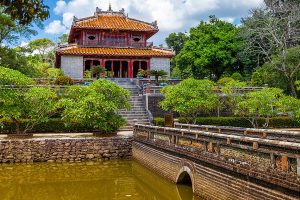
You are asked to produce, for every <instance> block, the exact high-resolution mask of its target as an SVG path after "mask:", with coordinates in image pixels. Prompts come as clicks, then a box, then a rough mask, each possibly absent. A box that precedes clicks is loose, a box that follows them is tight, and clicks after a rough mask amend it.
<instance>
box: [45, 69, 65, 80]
mask: <svg viewBox="0 0 300 200" xmlns="http://www.w3.org/2000/svg"><path fill="white" fill-rule="evenodd" d="M63 75H64V73H63V71H61V69H58V68H48V69H47V77H48V78H56V77H58V76H63Z"/></svg>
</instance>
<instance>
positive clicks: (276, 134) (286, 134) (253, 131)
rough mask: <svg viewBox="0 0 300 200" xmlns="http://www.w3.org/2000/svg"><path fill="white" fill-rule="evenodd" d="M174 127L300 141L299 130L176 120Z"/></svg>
mask: <svg viewBox="0 0 300 200" xmlns="http://www.w3.org/2000/svg"><path fill="white" fill-rule="evenodd" d="M174 127H175V128H180V129H187V130H198V131H206V132H214V133H224V134H232V135H240V136H249V137H255V138H263V139H270V140H285V141H288V142H298V143H300V132H299V131H284V130H274V129H257V128H243V127H232V126H213V125H195V124H182V123H177V122H175V123H174Z"/></svg>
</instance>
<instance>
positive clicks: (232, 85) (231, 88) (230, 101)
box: [221, 80, 247, 113]
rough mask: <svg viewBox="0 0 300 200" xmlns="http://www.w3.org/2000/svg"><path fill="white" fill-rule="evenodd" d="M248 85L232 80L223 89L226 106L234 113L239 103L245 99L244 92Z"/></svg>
mask: <svg viewBox="0 0 300 200" xmlns="http://www.w3.org/2000/svg"><path fill="white" fill-rule="evenodd" d="M246 86H247V83H245V82H240V81H236V80H231V81H228V82H226V83H225V85H224V86H223V87H221V92H222V93H223V94H225V95H226V100H225V105H227V107H228V108H229V109H230V110H231V111H232V113H233V112H234V109H235V108H236V107H237V105H238V103H239V102H240V101H241V100H242V99H243V90H244V88H245V87H246Z"/></svg>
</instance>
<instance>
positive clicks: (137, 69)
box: [133, 61, 140, 78]
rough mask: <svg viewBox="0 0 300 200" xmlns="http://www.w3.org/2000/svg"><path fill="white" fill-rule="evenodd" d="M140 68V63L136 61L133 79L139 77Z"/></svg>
mask: <svg viewBox="0 0 300 200" xmlns="http://www.w3.org/2000/svg"><path fill="white" fill-rule="evenodd" d="M139 68H140V62H139V61H134V62H133V78H136V77H137V74H138V72H139Z"/></svg>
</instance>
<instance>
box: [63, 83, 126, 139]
mask: <svg viewBox="0 0 300 200" xmlns="http://www.w3.org/2000/svg"><path fill="white" fill-rule="evenodd" d="M67 94H68V95H67V96H65V97H64V98H62V99H61V100H60V103H59V104H60V107H61V108H62V109H63V112H62V119H63V120H64V121H66V122H67V123H68V124H69V125H72V124H73V123H75V124H81V125H83V126H86V127H89V128H93V129H97V130H99V131H101V132H105V133H106V132H114V131H116V130H117V129H118V128H119V127H121V126H123V125H125V121H124V119H123V118H122V117H121V116H120V115H118V114H117V113H118V112H119V110H120V109H123V108H126V109H128V108H129V106H130V105H129V97H130V94H129V92H128V91H127V90H125V89H123V88H121V87H119V86H118V85H117V84H115V83H113V82H111V81H108V80H103V79H99V80H97V81H95V82H93V83H92V84H90V85H89V86H86V87H81V86H72V87H70V88H69V89H68V92H67Z"/></svg>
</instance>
